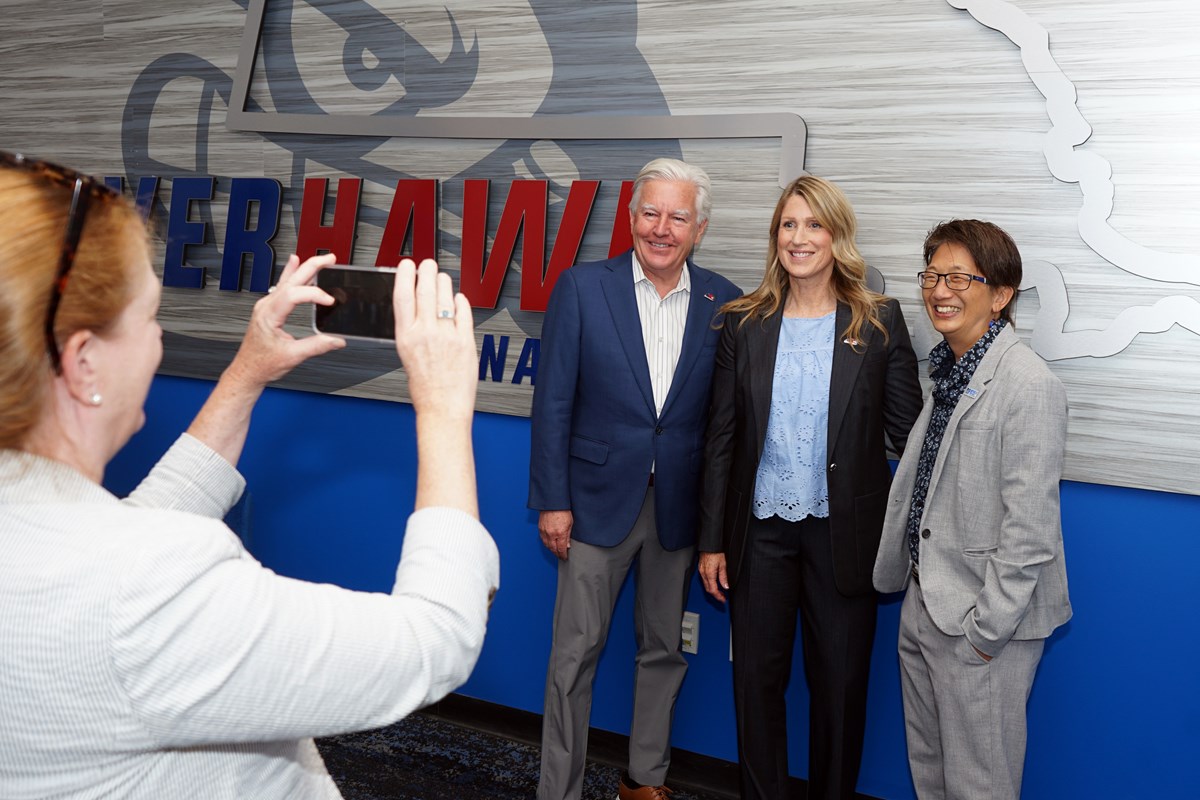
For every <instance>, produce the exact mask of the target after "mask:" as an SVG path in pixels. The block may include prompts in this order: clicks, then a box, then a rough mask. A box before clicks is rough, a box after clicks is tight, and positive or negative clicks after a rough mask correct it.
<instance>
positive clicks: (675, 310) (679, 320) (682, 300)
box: [633, 255, 692, 416]
mask: <svg viewBox="0 0 1200 800" xmlns="http://www.w3.org/2000/svg"><path fill="white" fill-rule="evenodd" d="M633 293H634V296H635V297H636V298H637V309H638V317H639V318H640V319H641V321H642V343H643V344H644V345H645V346H646V363H647V364H649V365H650V388H651V389H652V390H653V391H654V413H655V414H656V415H658V416H661V415H662V409H663V403H665V402H666V401H667V395H668V394H669V393H670V391H671V379H672V378H674V377H675V367H676V366H677V365H678V364H679V352H680V350H682V349H683V329H684V327H685V325H686V323H687V313H688V304H689V303H690V302H691V298H692V277H691V275H689V274H688V269H687V267H686V266H685V267H684V268H683V271H682V272H681V273H679V283H678V284H677V285H676V286H675V288H674V289H672V290H671V291H670V292H668V293H667V296H666V297H659V296H658V289H657V288H655V286H654V284H653V283H651V282H650V279H649V278H647V277H646V273H645V271H644V270H643V269H642V265H641V264H639V263H638V260H637V256H636V255H635V256H634V257H633Z"/></svg>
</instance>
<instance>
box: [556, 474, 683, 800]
mask: <svg viewBox="0 0 1200 800" xmlns="http://www.w3.org/2000/svg"><path fill="white" fill-rule="evenodd" d="M694 557H695V548H694V547H686V548H683V549H681V550H674V551H668V550H664V549H663V548H662V545H661V544H660V543H659V541H658V534H657V531H656V530H655V525H654V490H653V489H649V490H648V491H647V493H646V500H645V502H644V503H643V505H642V510H641V513H640V514H639V516H638V519H637V522H636V523H634V526H633V530H632V531H630V533H629V535H628V536H627V537H626V538H625V540H624V541H623V542H621V543H620V544H618V545H616V546H615V547H596V546H594V545H589V544H585V543H583V542H579V541H574V540H572V542H571V549H570V551H569V557H568V558H567V560H566V561H560V562H559V563H558V597H557V599H556V600H555V603H554V642H553V645H552V646H551V650H550V665H549V668H548V669H547V672H546V705H545V715H544V717H543V720H542V771H541V777H540V779H539V781H538V789H537V797H538V800H578V799H579V797H580V795H581V794H582V791H583V770H584V765H585V763H586V756H587V736H588V720H589V717H590V715H591V710H592V680H593V678H594V677H595V674H596V662H597V661H598V660H599V658H600V653H601V651H602V650H603V649H604V643H605V641H606V640H607V638H608V628H609V623H610V622H611V621H612V612H613V605H614V604H615V603H616V599H617V593H618V591H619V590H620V588H621V584H622V583H623V582H624V580H625V575H626V574H627V573H628V572H629V568H630V567H631V566H632V565H633V563H634V561H635V560H636V561H637V587H636V588H637V598H636V601H635V602H636V608H635V610H634V630H635V632H636V635H637V642H638V653H637V658H636V661H635V667H634V699H633V719H632V721H631V723H630V731H629V776H630V777H631V778H632V779H633V780H634V781H636V782H638V783H641V784H644V785H647V786H658V785H661V784H663V783H665V782H666V777H667V767H668V766H669V765H670V757H671V717H672V716H673V714H674V711H675V700H676V698H677V697H678V696H679V687H680V685H681V684H682V683H683V676H684V673H685V672H687V661H686V660H685V658H684V655H683V652H682V651H681V650H680V627H681V624H682V621H683V606H684V602H685V599H686V597H687V589H688V582H689V579H690V577H691V573H692V566H693V561H694Z"/></svg>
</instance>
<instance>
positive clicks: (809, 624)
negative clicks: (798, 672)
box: [730, 517, 877, 800]
mask: <svg viewBox="0 0 1200 800" xmlns="http://www.w3.org/2000/svg"><path fill="white" fill-rule="evenodd" d="M876 603H877V596H876V594H875V593H874V592H871V593H869V594H865V595H861V596H857V597H846V596H844V595H843V594H841V593H840V592H839V591H838V590H837V587H836V586H835V585H834V578H833V551H832V546H831V544H830V540H829V520H827V519H822V518H816V517H807V518H805V519H803V520H801V521H800V522H788V521H786V520H783V519H780V518H778V517H771V518H769V519H766V520H759V519H754V518H752V519H751V520H750V525H749V529H748V531H747V541H746V553H745V554H744V556H743V559H742V565H741V568H740V570H739V573H738V578H737V584H736V585H735V586H734V588H733V592H732V595H731V597H730V620H731V623H732V625H733V688H734V703H735V706H736V712H737V726H738V760H739V764H740V770H741V786H742V799H743V800H783V799H784V798H787V797H788V794H787V792H788V782H789V779H788V764H787V709H786V707H785V701H784V691H785V690H786V689H787V685H788V679H789V678H790V676H791V671H792V650H793V647H794V644H795V637H796V616H797V612H798V613H799V617H800V631H801V643H802V651H801V652H802V653H803V657H804V675H805V678H806V680H807V683H808V690H809V695H810V697H811V699H810V707H809V748H808V761H809V765H808V797H809V798H819V799H820V800H842V798H851V799H852V798H854V796H855V786H856V785H857V783H858V769H859V764H860V762H861V761H862V747H863V730H864V727H865V725H866V714H867V679H868V676H869V672H870V662H871V646H872V643H873V640H874V637H875V612H876Z"/></svg>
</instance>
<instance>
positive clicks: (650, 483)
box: [646, 472, 654, 486]
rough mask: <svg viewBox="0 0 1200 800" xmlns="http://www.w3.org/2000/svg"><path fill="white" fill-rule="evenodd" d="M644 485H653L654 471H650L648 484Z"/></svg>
mask: <svg viewBox="0 0 1200 800" xmlns="http://www.w3.org/2000/svg"><path fill="white" fill-rule="evenodd" d="M646 485H647V486H653V485H654V473H653V472H651V473H650V482H649V483H648V484H646Z"/></svg>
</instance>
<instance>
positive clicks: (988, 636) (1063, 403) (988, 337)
mask: <svg viewBox="0 0 1200 800" xmlns="http://www.w3.org/2000/svg"><path fill="white" fill-rule="evenodd" d="M924 251H925V264H926V267H925V270H924V271H923V272H921V273H919V274H918V275H917V280H918V281H919V282H920V285H921V294H922V296H923V298H924V300H925V311H926V313H928V314H929V320H930V321H931V322H932V323H933V327H934V328H935V329H936V330H937V331H938V333H940V334H942V341H941V342H940V343H939V344H938V346H937V347H935V348H933V352H931V353H930V354H929V374H930V377H931V378H932V379H933V391H932V392H931V393H930V396H929V399H928V400H927V401H926V403H925V408H924V409H923V410H922V411H921V416H920V418H919V419H918V420H917V424H916V425H915V426H914V427H913V432H912V436H913V446H911V447H909V449H908V451H907V452H906V453H905V454H904V458H903V459H901V461H900V466H899V468H898V469H897V470H896V480H895V483H893V484H892V493H891V498H890V499H889V501H888V513H887V521H886V522H885V523H884V533H883V541H882V543H881V544H880V547H879V559H878V561H877V562H876V564H875V586H876V588H877V589H879V591H881V592H896V591H900V590H901V589H903V588H905V586H907V587H908V593H907V594H906V595H905V596H904V605H903V606H901V609H900V644H899V649H900V688H901V693H902V696H903V698H904V721H905V728H906V731H907V737H908V762H909V766H910V767H911V769H912V777H913V783H914V784H915V785H916V789H917V797H940V798H948V799H950V800H954V799H956V798H957V799H959V800H972V799H973V798H978V797H990V798H1016V797H1019V796H1020V794H1021V776H1022V773H1023V770H1024V765H1025V704H1026V702H1027V701H1028V699H1029V692H1030V690H1031V688H1032V687H1033V676H1034V673H1035V672H1036V671H1037V665H1038V662H1039V661H1041V658H1042V649H1043V647H1044V646H1045V642H1046V637H1047V636H1049V635H1050V633H1051V631H1053V630H1054V629H1055V628H1057V627H1058V626H1059V625H1062V624H1063V623H1064V622H1066V621H1067V620H1068V619H1070V618H1071V602H1070V600H1069V599H1068V598H1067V573H1066V566H1065V564H1064V562H1063V541H1062V527H1061V522H1060V518H1059V499H1058V483H1059V479H1060V478H1061V477H1062V467H1063V456H1064V451H1065V449H1066V440H1067V396H1066V392H1065V391H1064V390H1063V386H1062V383H1060V382H1059V380H1058V379H1057V378H1056V377H1054V374H1053V373H1051V372H1050V370H1049V369H1048V368H1047V367H1046V365H1045V363H1043V362H1042V360H1041V359H1040V358H1038V356H1037V355H1036V354H1035V353H1034V352H1033V351H1032V350H1030V349H1029V348H1028V347H1026V346H1025V345H1024V344H1022V343H1021V341H1020V339H1018V338H1017V334H1016V332H1015V331H1014V330H1013V324H1012V322H1013V316H1012V312H1013V306H1014V304H1015V303H1016V297H1017V288H1018V287H1019V286H1020V285H1021V254H1020V252H1019V251H1018V250H1017V246H1016V244H1015V243H1014V242H1013V240H1012V238H1011V237H1010V236H1009V235H1008V234H1007V233H1005V232H1004V231H1003V230H1001V229H1000V228H998V227H996V226H995V225H993V224H992V223H990V222H981V221H979V220H973V219H966V220H962V219H960V220H953V221H951V222H945V223H942V224H941V225H938V226H937V227H935V228H934V229H933V230H932V231H930V232H929V235H928V236H927V237H926V239H925V248H924Z"/></svg>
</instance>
